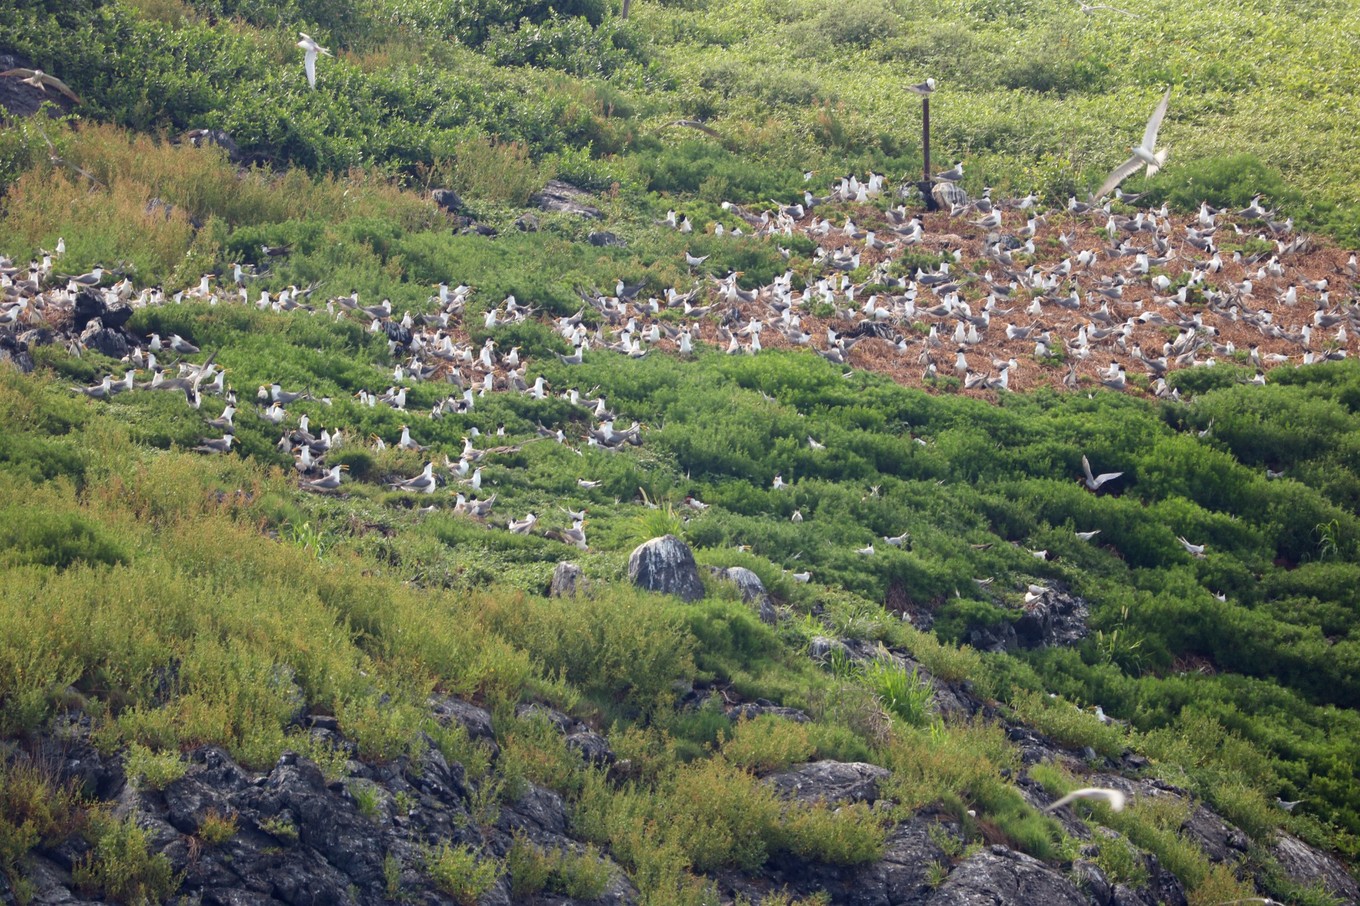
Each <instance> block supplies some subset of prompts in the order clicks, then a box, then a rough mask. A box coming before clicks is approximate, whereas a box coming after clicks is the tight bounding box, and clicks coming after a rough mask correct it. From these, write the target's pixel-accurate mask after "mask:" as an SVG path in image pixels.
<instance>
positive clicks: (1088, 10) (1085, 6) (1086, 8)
mask: <svg viewBox="0 0 1360 906" xmlns="http://www.w3.org/2000/svg"><path fill="white" fill-rule="evenodd" d="M1078 2H1081V0H1078ZM1081 11H1082V12H1084V13H1085V14H1086V15H1088V16H1089V15H1091V14H1092V13H1098V12H1101V11H1104V12H1109V13H1122V14H1123V15H1125V16H1133V17H1134V18H1135V19H1141V18H1142V16H1140V15H1138V14H1137V13H1131V12H1129V11H1128V10H1126V9H1120V8H1119V7H1117V6H1103V5H1092V4H1090V3H1085V2H1081Z"/></svg>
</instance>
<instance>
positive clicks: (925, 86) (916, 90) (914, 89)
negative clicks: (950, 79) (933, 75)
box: [907, 79, 935, 98]
mask: <svg viewBox="0 0 1360 906" xmlns="http://www.w3.org/2000/svg"><path fill="white" fill-rule="evenodd" d="M907 90H908V91H910V92H911V93H912V94H919V95H920V96H921V97H923V98H928V97H930V96H931V95H932V94H934V93H935V80H934V79H926V80H925V81H924V82H922V83H921V84H919V85H908V86H907Z"/></svg>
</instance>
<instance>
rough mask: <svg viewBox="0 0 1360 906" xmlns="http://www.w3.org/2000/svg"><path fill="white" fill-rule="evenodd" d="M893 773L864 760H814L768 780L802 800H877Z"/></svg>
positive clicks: (789, 794)
mask: <svg viewBox="0 0 1360 906" xmlns="http://www.w3.org/2000/svg"><path fill="white" fill-rule="evenodd" d="M891 776H892V772H891V771H889V770H888V769H887V768H881V767H879V766H878V765H874V764H865V763H864V762H853V761H852V762H845V761H814V762H812V763H811V764H805V765H800V766H799V767H796V768H794V769H793V770H791V771H784V772H783V773H782V774H775V775H773V776H772V777H770V778H769V783H770V784H771V785H772V786H773V787H774V788H775V789H776V790H778V791H779V792H780V793H782V794H784V795H785V796H787V797H788V798H790V799H796V800H798V801H799V802H809V803H810V802H818V801H822V802H827V803H834V802H875V801H877V800H878V785H879V783H880V782H882V781H883V780H886V779H887V778H888V777H891Z"/></svg>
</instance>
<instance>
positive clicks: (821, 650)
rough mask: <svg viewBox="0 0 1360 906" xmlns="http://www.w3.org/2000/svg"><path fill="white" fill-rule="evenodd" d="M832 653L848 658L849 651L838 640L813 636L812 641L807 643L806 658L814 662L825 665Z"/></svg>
mask: <svg viewBox="0 0 1360 906" xmlns="http://www.w3.org/2000/svg"><path fill="white" fill-rule="evenodd" d="M833 653H839V654H841V655H844V656H845V657H849V656H850V649H849V648H848V647H846V644H845V643H844V642H842V641H840V640H839V639H831V638H827V637H826V636H824V635H819V636H813V638H812V641H811V642H809V643H808V656H809V657H811V658H812V659H813V660H814V661H818V662H819V663H825V662H826V661H828V660H830V659H831V657H832V655H833Z"/></svg>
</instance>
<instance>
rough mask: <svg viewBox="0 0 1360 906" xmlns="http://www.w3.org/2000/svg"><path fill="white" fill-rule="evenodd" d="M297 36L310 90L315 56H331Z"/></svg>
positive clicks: (306, 36)
mask: <svg viewBox="0 0 1360 906" xmlns="http://www.w3.org/2000/svg"><path fill="white" fill-rule="evenodd" d="M298 34H300V35H302V40H301V41H299V42H297V46H298V47H301V48H302V49H303V51H304V55H303V57H302V66H303V68H304V69H306V70H307V84H308V86H310V87H311V88H312V89H315V88H316V56H317V54H323V53H324V54H325V55H326V56H328V57H329V56H332V54H331V52H330V51H329V50H327V49H326V48H324V47H322V46H321V45H320V44H318V43H316V41H314V40H312V36H311V35H309V34H307V33H306V32H298ZM266 254H268V253H266Z"/></svg>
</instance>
